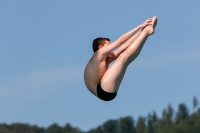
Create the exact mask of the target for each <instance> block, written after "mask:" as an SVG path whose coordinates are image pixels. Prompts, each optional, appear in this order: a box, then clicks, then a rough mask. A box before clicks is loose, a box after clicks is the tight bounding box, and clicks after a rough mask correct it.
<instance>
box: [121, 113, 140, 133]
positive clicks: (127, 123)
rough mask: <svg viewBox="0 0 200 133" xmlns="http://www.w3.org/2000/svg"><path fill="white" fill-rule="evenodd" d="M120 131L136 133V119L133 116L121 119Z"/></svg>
mask: <svg viewBox="0 0 200 133" xmlns="http://www.w3.org/2000/svg"><path fill="white" fill-rule="evenodd" d="M119 123H120V124H119V125H120V133H135V132H136V131H135V127H134V120H133V118H132V117H130V116H128V117H124V118H121V119H120V120H119Z"/></svg>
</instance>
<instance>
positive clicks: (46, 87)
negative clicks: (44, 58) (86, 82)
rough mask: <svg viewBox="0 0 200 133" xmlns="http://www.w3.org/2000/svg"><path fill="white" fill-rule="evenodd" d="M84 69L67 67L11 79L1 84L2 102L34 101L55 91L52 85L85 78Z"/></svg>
mask: <svg viewBox="0 0 200 133" xmlns="http://www.w3.org/2000/svg"><path fill="white" fill-rule="evenodd" d="M83 69H84V68H83V67H66V68H57V69H53V70H38V71H34V72H30V73H27V74H24V75H18V76H15V77H10V78H8V79H5V80H4V81H1V82H0V101H1V102H4V103H5V102H8V103H10V102H13V101H15V100H17V101H18V103H19V101H21V102H22V101H27V100H29V101H30V100H33V99H36V98H37V97H42V96H43V95H45V94H48V91H51V89H55V88H52V87H50V86H51V85H58V86H60V85H66V84H68V83H72V82H77V81H80V79H81V80H82V78H83Z"/></svg>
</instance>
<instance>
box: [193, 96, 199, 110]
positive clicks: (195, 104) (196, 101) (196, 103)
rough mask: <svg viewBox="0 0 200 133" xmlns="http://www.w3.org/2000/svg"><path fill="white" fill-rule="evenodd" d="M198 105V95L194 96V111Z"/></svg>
mask: <svg viewBox="0 0 200 133" xmlns="http://www.w3.org/2000/svg"><path fill="white" fill-rule="evenodd" d="M197 105H198V100H197V98H196V96H194V98H193V112H194V111H195V109H196V107H197Z"/></svg>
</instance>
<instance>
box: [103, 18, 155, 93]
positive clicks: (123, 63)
mask: <svg viewBox="0 0 200 133" xmlns="http://www.w3.org/2000/svg"><path fill="white" fill-rule="evenodd" d="M155 23H156V18H154V20H153V22H152V25H153V26H147V27H146V28H145V29H144V30H143V31H142V33H141V34H140V35H139V36H138V37H137V38H136V39H135V41H134V42H133V43H132V44H131V45H130V46H129V47H128V48H127V49H126V50H125V51H124V52H123V53H122V54H120V56H119V57H118V58H117V59H116V61H115V62H114V63H113V65H112V66H111V67H109V68H108V70H107V71H106V72H105V74H104V76H103V78H102V79H101V87H102V89H103V90H104V91H107V92H115V91H118V89H119V86H120V84H121V82H122V79H123V77H124V74H125V72H126V69H127V67H128V65H129V64H130V62H131V61H133V60H134V59H135V58H136V57H137V56H138V54H139V53H140V51H141V49H142V46H143V45H144V43H145V41H146V39H147V38H148V35H150V34H153V32H154V28H155Z"/></svg>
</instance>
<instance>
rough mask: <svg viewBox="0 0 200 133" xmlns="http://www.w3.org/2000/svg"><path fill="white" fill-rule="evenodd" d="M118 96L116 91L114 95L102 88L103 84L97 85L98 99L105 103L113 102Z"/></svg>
mask: <svg viewBox="0 0 200 133" xmlns="http://www.w3.org/2000/svg"><path fill="white" fill-rule="evenodd" d="M116 95H117V92H116V91H115V92H114V93H111V92H106V91H104V90H103V89H102V88H101V83H100V82H99V83H98V85H97V96H98V98H100V99H101V100H104V101H110V100H113V99H114V98H115V97H116Z"/></svg>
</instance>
